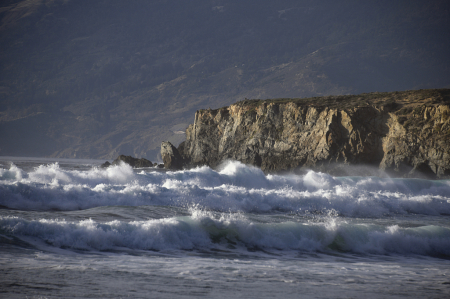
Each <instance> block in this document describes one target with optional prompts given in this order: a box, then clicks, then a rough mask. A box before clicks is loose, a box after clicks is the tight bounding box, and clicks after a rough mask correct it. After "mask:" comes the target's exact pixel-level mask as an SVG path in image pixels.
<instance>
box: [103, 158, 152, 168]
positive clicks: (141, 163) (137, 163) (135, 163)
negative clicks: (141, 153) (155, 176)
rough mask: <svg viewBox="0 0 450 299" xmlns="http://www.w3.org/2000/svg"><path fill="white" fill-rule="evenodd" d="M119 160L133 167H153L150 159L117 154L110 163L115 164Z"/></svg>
mask: <svg viewBox="0 0 450 299" xmlns="http://www.w3.org/2000/svg"><path fill="white" fill-rule="evenodd" d="M120 162H124V163H127V164H128V165H130V166H131V167H133V168H141V167H153V163H152V162H151V161H150V160H147V159H144V158H140V159H138V158H134V157H132V156H125V155H120V156H118V157H117V158H116V159H115V160H114V161H113V162H112V164H110V165H117V164H119V163H120ZM106 163H107V162H105V163H104V164H102V167H103V165H105V164H106ZM108 166H109V165H107V166H106V167H108Z"/></svg>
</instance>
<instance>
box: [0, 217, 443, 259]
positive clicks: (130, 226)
mask: <svg viewBox="0 0 450 299" xmlns="http://www.w3.org/2000/svg"><path fill="white" fill-rule="evenodd" d="M0 233H1V234H2V235H3V238H11V237H14V238H19V239H22V241H26V242H29V243H31V244H34V245H37V246H39V244H40V243H42V244H46V245H49V246H54V247H58V248H65V249H73V250H88V251H91V250H96V251H104V250H122V249H124V248H125V249H138V250H156V251H167V250H201V251H204V250H207V251H208V250H216V251H217V250H220V251H222V252H230V253H233V252H236V251H238V252H242V251H246V252H261V251H262V252H265V253H267V252H269V253H272V254H273V253H275V254H276V253H281V252H285V251H287V252H292V251H296V252H298V251H300V252H321V253H330V252H331V253H332V252H351V253H358V254H417V255H427V256H444V257H449V256H450V229H449V228H445V227H441V226H433V225H428V226H421V227H414V228H402V227H399V226H397V225H390V226H382V225H374V224H353V223H349V222H346V221H342V220H338V219H332V218H330V219H328V220H327V221H325V222H321V223H299V222H295V221H286V222H279V223H263V222H261V223H258V222H254V221H250V220H249V219H248V218H246V217H245V216H243V215H242V214H229V213H228V214H224V213H220V214H219V215H217V214H216V215H213V214H212V213H211V212H205V211H199V210H193V211H192V213H191V215H190V216H183V217H171V218H165V219H156V220H147V221H131V222H123V221H118V220H114V221H110V222H104V223H102V222H96V221H93V220H91V219H89V220H82V221H65V220H49V219H40V220H26V219H23V218H20V217H11V216H7V217H0ZM1 240H2V238H0V243H1Z"/></svg>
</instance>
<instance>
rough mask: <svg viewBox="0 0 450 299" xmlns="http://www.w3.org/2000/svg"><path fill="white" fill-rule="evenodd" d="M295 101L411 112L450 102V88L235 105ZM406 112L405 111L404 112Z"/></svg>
mask: <svg viewBox="0 0 450 299" xmlns="http://www.w3.org/2000/svg"><path fill="white" fill-rule="evenodd" d="M264 103H266V104H269V103H275V104H282V103H295V104H297V105H299V106H312V107H329V108H340V109H349V108H355V107H364V106H369V105H370V106H383V107H385V108H386V109H389V110H393V111H397V110H400V111H401V110H402V109H405V110H404V111H403V112H411V111H413V110H414V106H416V105H417V104H426V105H429V106H431V105H436V104H450V89H421V90H409V91H395V92H372V93H363V94H359V95H339V96H325V97H312V98H278V99H267V100H260V99H252V100H249V99H245V100H243V101H240V102H237V103H236V104H235V105H240V106H242V107H247V108H249V109H252V108H256V107H258V106H259V105H261V104H264ZM402 114H405V113H402Z"/></svg>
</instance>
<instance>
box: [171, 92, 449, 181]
mask: <svg viewBox="0 0 450 299" xmlns="http://www.w3.org/2000/svg"><path fill="white" fill-rule="evenodd" d="M449 104H450V90H449V89H440V90H419V91H406V92H394V93H370V94H361V95H355V96H335V97H333V96H330V97H321V98H308V99H277V100H266V101H261V100H245V101H241V102H238V103H236V104H233V105H231V106H229V107H224V108H220V109H216V110H211V109H208V110H200V111H197V112H196V114H195V121H194V124H192V125H190V126H189V127H188V129H187V130H186V141H185V142H184V143H182V144H180V146H179V148H178V150H179V152H180V153H181V155H182V156H183V157H184V159H185V165H191V166H196V165H209V166H212V167H215V166H217V165H218V164H220V163H221V162H222V161H224V160H227V159H234V160H238V161H241V162H243V163H246V164H251V165H256V166H259V167H261V169H262V170H263V171H265V172H277V171H301V170H302V169H311V168H312V169H317V170H322V171H328V172H331V173H336V174H338V173H339V171H340V170H342V165H361V164H363V165H373V166H376V167H377V168H379V169H381V170H384V171H386V172H387V173H390V174H394V175H399V176H410V177H417V176H419V177H420V176H423V175H425V176H433V177H450V105H449Z"/></svg>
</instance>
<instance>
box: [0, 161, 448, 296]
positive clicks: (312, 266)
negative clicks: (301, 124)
mask: <svg viewBox="0 0 450 299" xmlns="http://www.w3.org/2000/svg"><path fill="white" fill-rule="evenodd" d="M102 162H103V161H96V160H69V159H61V160H57V161H56V160H50V159H37V158H13V157H0V297H1V298H98V297H103V298H125V297H130V298H190V297H208V298H235V297H242V298H360V297H364V298H449V297H450V181H449V180H441V181H431V180H419V179H391V178H388V177H383V178H379V177H333V176H330V175H327V174H324V173H319V172H313V171H310V172H308V173H307V174H306V175H265V174H264V173H262V172H261V171H260V170H259V169H257V168H254V167H249V166H246V165H243V164H241V163H239V162H232V161H230V162H227V163H224V164H223V165H222V167H221V168H220V169H219V170H212V169H210V168H208V167H201V168H196V169H192V170H185V171H177V172H172V171H164V170H158V169H154V168H143V169H132V168H131V167H129V166H127V165H119V166H113V167H110V168H107V169H101V168H99V165H100V163H102Z"/></svg>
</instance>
